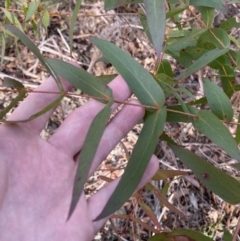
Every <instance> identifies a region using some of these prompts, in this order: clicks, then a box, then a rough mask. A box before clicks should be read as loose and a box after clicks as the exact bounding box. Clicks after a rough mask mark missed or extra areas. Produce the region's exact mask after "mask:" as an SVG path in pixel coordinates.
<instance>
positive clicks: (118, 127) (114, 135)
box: [89, 100, 145, 176]
mask: <svg viewBox="0 0 240 241" xmlns="http://www.w3.org/2000/svg"><path fill="white" fill-rule="evenodd" d="M128 103H130V104H135V105H128V104H126V105H125V106H124V108H123V109H122V110H121V111H120V112H119V113H118V114H117V115H116V116H115V117H114V118H113V119H112V120H111V121H110V123H109V124H108V125H107V127H106V129H105V130H104V133H103V136H102V138H101V140H100V143H99V146H98V149H97V152H96V154H95V157H94V161H93V163H92V166H91V168H90V172H89V176H91V175H92V174H93V172H94V171H95V170H96V168H97V167H98V166H99V165H100V164H101V162H102V161H103V160H104V159H105V158H106V156H107V155H108V154H109V153H110V152H111V151H112V150H113V149H114V147H115V146H116V145H117V144H118V143H119V141H120V140H122V138H124V137H125V136H126V135H127V133H128V132H129V131H130V130H132V128H133V126H135V125H136V124H137V123H138V122H139V121H140V120H141V119H142V118H143V116H144V113H145V111H144V108H142V107H141V106H136V105H140V102H139V101H137V100H130V101H129V102H128Z"/></svg>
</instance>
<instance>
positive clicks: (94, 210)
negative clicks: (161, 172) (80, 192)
mask: <svg viewBox="0 0 240 241" xmlns="http://www.w3.org/2000/svg"><path fill="white" fill-rule="evenodd" d="M158 168H159V162H158V159H157V157H156V156H152V158H151V160H150V162H149V164H148V166H147V168H146V170H145V172H144V174H143V177H142V179H141V181H140V183H139V185H138V187H137V189H136V191H138V190H139V189H141V188H142V187H143V186H144V185H145V184H146V183H147V182H149V180H151V178H152V176H153V175H154V174H155V173H156V171H157V170H158ZM119 181H120V178H118V179H116V180H114V181H113V182H111V183H109V184H107V185H106V186H105V187H103V188H102V189H101V190H100V191H99V192H98V193H97V194H95V195H93V196H92V197H90V198H89V199H88V200H87V202H88V210H89V213H90V215H91V217H92V220H95V219H96V218H97V216H98V215H99V214H100V213H101V211H102V210H103V208H104V206H105V205H106V203H107V201H108V200H109V198H110V196H111V195H112V193H113V192H114V190H115V189H116V187H117V185H118V183H119ZM108 218H109V217H106V218H104V219H101V220H99V221H96V222H93V225H94V228H95V232H97V231H98V230H99V229H100V228H101V227H102V226H103V225H104V223H105V222H106V221H107V220H108Z"/></svg>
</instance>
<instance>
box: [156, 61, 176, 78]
mask: <svg viewBox="0 0 240 241" xmlns="http://www.w3.org/2000/svg"><path fill="white" fill-rule="evenodd" d="M160 73H163V74H165V75H167V76H169V77H171V78H173V71H172V67H171V64H170V63H169V61H168V60H166V59H163V60H162V62H161V65H160V67H159V69H158V72H157V74H160Z"/></svg>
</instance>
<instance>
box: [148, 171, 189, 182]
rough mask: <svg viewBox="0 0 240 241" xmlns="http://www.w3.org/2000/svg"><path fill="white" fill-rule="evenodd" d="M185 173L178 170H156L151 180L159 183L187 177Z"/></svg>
mask: <svg viewBox="0 0 240 241" xmlns="http://www.w3.org/2000/svg"><path fill="white" fill-rule="evenodd" d="M187 174H188V173H187V172H184V171H178V170H158V171H157V173H156V174H155V175H154V176H153V178H152V180H154V181H160V180H165V179H167V178H173V177H176V176H184V175H187Z"/></svg>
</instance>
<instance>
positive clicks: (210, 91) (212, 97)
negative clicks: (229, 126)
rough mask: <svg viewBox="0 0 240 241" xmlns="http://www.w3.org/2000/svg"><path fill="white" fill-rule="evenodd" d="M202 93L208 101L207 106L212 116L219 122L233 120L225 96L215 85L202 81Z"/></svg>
mask: <svg viewBox="0 0 240 241" xmlns="http://www.w3.org/2000/svg"><path fill="white" fill-rule="evenodd" d="M203 87H204V92H205V95H206V97H207V100H208V104H209V106H210V108H211V111H212V112H213V114H215V115H216V116H217V117H218V118H219V119H221V120H225V119H226V120H227V121H231V120H232V118H233V109H232V104H231V102H230V100H229V98H228V97H227V95H226V94H225V93H224V92H223V91H222V89H221V88H220V87H219V86H218V85H217V84H215V83H213V82H210V81H209V80H208V79H204V83H203Z"/></svg>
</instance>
